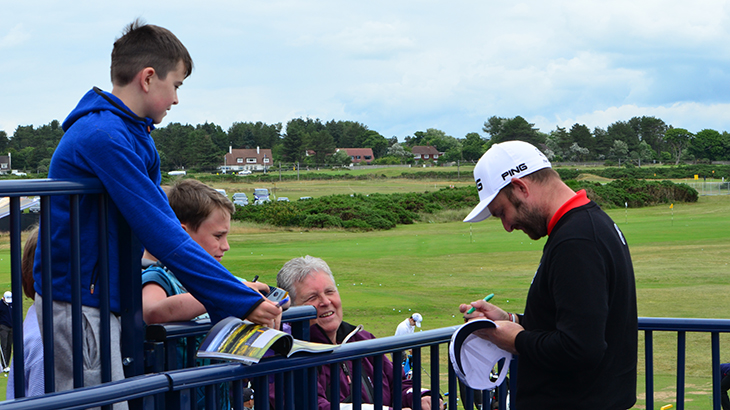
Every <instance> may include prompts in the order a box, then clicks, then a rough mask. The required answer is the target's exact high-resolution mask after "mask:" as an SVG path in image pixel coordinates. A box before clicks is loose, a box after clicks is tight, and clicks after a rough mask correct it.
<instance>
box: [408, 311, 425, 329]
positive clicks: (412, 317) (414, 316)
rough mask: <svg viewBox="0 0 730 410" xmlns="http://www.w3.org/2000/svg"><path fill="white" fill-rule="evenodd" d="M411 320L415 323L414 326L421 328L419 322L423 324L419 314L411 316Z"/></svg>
mask: <svg viewBox="0 0 730 410" xmlns="http://www.w3.org/2000/svg"><path fill="white" fill-rule="evenodd" d="M411 319H413V320H415V321H416V326H418V327H421V322H423V316H421V314H420V313H414V314H412V315H411Z"/></svg>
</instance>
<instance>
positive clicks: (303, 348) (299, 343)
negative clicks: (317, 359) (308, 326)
mask: <svg viewBox="0 0 730 410" xmlns="http://www.w3.org/2000/svg"><path fill="white" fill-rule="evenodd" d="M292 342H293V343H292V347H291V352H289V354H288V355H287V356H291V355H293V354H294V353H299V352H309V353H321V352H331V351H333V350H335V349H336V348H338V347H340V345H328V344H324V343H315V342H307V341H305V340H299V339H292Z"/></svg>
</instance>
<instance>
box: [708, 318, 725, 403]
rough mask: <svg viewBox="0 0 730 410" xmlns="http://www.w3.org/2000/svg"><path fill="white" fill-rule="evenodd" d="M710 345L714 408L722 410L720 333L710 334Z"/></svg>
mask: <svg viewBox="0 0 730 410" xmlns="http://www.w3.org/2000/svg"><path fill="white" fill-rule="evenodd" d="M710 343H711V345H712V353H711V354H712V408H713V409H714V410H720V394H721V392H720V387H721V386H720V384H721V383H722V374H720V332H711V333H710Z"/></svg>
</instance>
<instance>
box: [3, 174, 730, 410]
mask: <svg viewBox="0 0 730 410" xmlns="http://www.w3.org/2000/svg"><path fill="white" fill-rule="evenodd" d="M36 195H37V196H41V218H42V220H43V219H46V220H48V218H50V196H52V195H65V196H68V198H69V201H70V204H71V207H70V209H71V215H70V217H71V218H70V219H71V223H72V226H73V228H72V230H71V238H70V239H71V246H70V249H71V250H72V256H73V257H72V271H73V276H72V285H73V289H74V290H73V291H72V295H73V296H72V298H73V306H74V307H73V321H74V323H75V325H74V358H73V360H74V375H75V376H74V377H75V385H76V386H81V385H82V384H83V382H82V377H83V376H82V375H81V374H80V369H81V368H82V367H81V366H82V364H81V357H82V355H81V354H79V353H77V352H78V351H80V348H81V342H80V341H81V340H82V335H81V326H80V325H79V324H80V316H81V313H80V311H81V304H80V300H81V299H80V293H79V294H78V295H77V289H78V291H79V292H80V280H79V279H78V278H79V277H80V272H79V266H80V257H81V250H80V246H79V244H78V239H79V237H80V235H79V226H80V220H81V219H80V218H81V217H82V216H81V215H79V214H78V201H79V197H80V195H98V198H99V206H100V209H102V210H103V212H102V216H101V217H100V220H99V221H98V223H99V224H100V226H102V234H101V235H100V238H99V239H100V242H99V246H100V251H101V252H102V255H104V256H106V255H107V252H108V249H107V248H108V244H107V234H108V233H107V232H106V228H105V225H106V218H108V217H110V216H109V215H108V208H109V207H108V198H107V195H106V194H105V193H104V190H103V187H102V186H101V185H100V184H99V182H98V181H96V180H85V181H58V180H47V179H46V180H8V181H0V197H9V198H10V215H9V216H8V217H9V218H10V224H9V226H10V255H11V280H12V285H11V290H12V292H13V293H15V294H16V295H22V285H21V276H20V260H21V248H22V246H21V243H20V234H21V230H20V226H21V225H20V214H21V210H20V197H21V196H36ZM121 225H122V228H121V229H120V232H119V235H120V236H119V238H118V241H117V242H118V243H119V244H120V249H121V250H120V255H130V256H129V258H125V257H121V258H120V260H121V262H120V268H119V269H121V271H126V272H140V266H139V260H135V258H133V257H132V255H135V252H134V250H135V249H138V247H139V242H138V241H137V240H136V238H135V237H134V235H133V233H132V232H131V230H130V229H129V226H128V225H126V224H124V223H122V224H121ZM39 235H40V236H41V239H42V241H41V244H42V245H41V257H42V260H43V261H44V262H43V282H44V287H43V291H44V295H47V296H46V298H47V300H49V301H50V300H52V291H51V289H50V277H51V272H50V263H47V262H46V261H49V260H50V255H51V252H50V250H51V241H50V231H49V229H48V227H47V224H46V225H45V226H44V225H43V224H42V225H41V231H40V233H39ZM139 277H140V275H120V278H126V281H122V282H121V283H120V286H121V287H122V290H121V291H122V293H123V294H127V295H133V296H134V297H131V298H122V301H123V303H125V304H123V305H122V329H123V336H122V337H123V339H122V340H123V341H124V343H123V352H122V356H123V358H124V362H125V370H126V373H127V376H128V378H127V379H125V380H122V381H117V382H108V383H104V384H102V385H99V386H93V387H82V388H76V389H74V390H71V391H65V392H58V393H54V392H53V390H54V387H53V386H54V384H53V381H54V373H53V370H52V369H53V349H52V347H51V348H49V347H48V346H53V344H52V341H53V328H52V323H50V321H47V322H49V323H44V324H43V326H44V338H43V342H44V346H46V347H45V348H44V351H45V355H46V356H45V369H46V372H45V381H46V389H47V394H46V395H44V396H40V397H33V398H22V397H23V395H24V393H25V392H24V391H23V387H24V386H25V380H24V371H23V370H24V363H23V332H22V326H15V329H16V331H15V332H13V344H14V345H15V347H16V348H15V349H14V350H15V351H14V352H13V359H14V360H13V366H14V377H15V379H14V382H15V396H16V397H18V399H16V400H13V401H6V402H2V403H0V407H1V408H3V409H6V408H7V409H41V410H42V409H82V408H87V407H91V406H109V405H110V404H112V403H116V402H120V401H130V407H131V408H144V409H155V408H157V409H160V408H190V407H192V408H194V406H195V404H194V403H191V402H190V400H189V396H187V394H188V393H187V392H189V391H190V390H191V389H194V388H197V387H205V388H206V392H208V391H211V392H212V391H213V390H211V389H213V387H212V386H213V385H215V384H217V383H221V382H230V383H231V386H232V391H233V398H234V400H233V402H232V404H233V408H235V409H242V408H243V404H242V401H241V397H242V388H243V381H244V380H251V381H252V383H253V385H254V386H255V387H256V389H255V390H256V406H257V409H258V410H267V409H268V408H269V404H270V403H269V397H268V394H269V384H270V378H272V379H274V380H275V383H274V386H275V389H276V393H275V397H276V403H275V404H276V408H283V409H294V408H297V409H313V408H316V407H317V394H316V388H317V386H316V373H317V368H318V367H319V366H331V371H332V372H333V373H332V374H333V375H334V376H336V374H337V372H338V371H339V366H337V365H336V364H337V363H340V362H342V361H346V360H352V361H353V362H354V363H355V369H356V370H355V371H356V372H360V371H362V370H361V369H360V368H359V365H358V364H359V363H361V361H362V359H363V358H365V357H371V356H373V357H375V367H376V371H375V377H376V380H374V382H375V383H374V384H375V385H376V386H380V385H382V380H379V378H380V377H382V360H383V355H386V354H390V353H392V354H393V358H394V363H395V364H396V365H395V366H394V373H395V372H401V371H402V369H401V367H400V366H398V365H397V364H399V363H400V362H401V359H402V351H403V350H405V349H413V352H414V369H416V371H414V376H413V388H414V391H419V390H420V388H421V385H422V376H421V370H422V369H424V368H425V367H422V363H421V361H422V355H421V349H422V348H425V347H428V348H429V352H430V357H431V362H430V367H429V368H430V373H431V374H430V377H431V383H430V386H428V387H430V389H431V398H432V400H437V399H438V395H439V391H440V388H441V387H440V371H439V370H440V358H439V348H440V345H443V344H446V343H448V341H449V340H450V337H451V334H452V333H453V331H454V330H455V329H456V327H448V328H442V329H434V330H429V331H425V332H419V333H417V334H414V335H410V336H402V337H398V338H395V337H386V338H381V339H374V340H367V341H362V342H358V343H354V344H348V345H344V346H342V347H341V348H339V349H337V350H336V351H334V352H332V353H327V354H312V355H306V354H305V355H301V356H297V357H292V358H281V357H273V358H268V359H265V360H263V361H262V362H261V363H259V364H257V365H255V366H244V365H241V364H235V363H225V364H214V365H209V366H203V367H194V368H186V369H181V370H172V369H173V368H170V367H169V366H165V360H164V359H163V358H164V357H165V356H167V358H168V362H169V361H170V359H169V357H170V355H169V352H170V350H171V347H170V346H171V343H172V341H174V340H175V339H176V338H180V337H193V336H198V335H200V334H202V333H204V332H206V331H207V329H208V326H209V325H206V324H167V325H165V326H163V327H162V330H160V329H159V328H157V329H156V330H154V329H153V328H150V329H149V332H152V333H148V335H155V333H154V332H155V331H156V332H158V333H157V334H156V336H150V337H149V338H148V339H149V340H148V342H147V344H146V347H145V344H144V343H145V342H144V339H145V338H144V333H143V332H144V325H143V323H142V320H141V317H142V315H141V282H140V280H139ZM46 287H48V289H46ZM101 292H102V312H103V311H104V310H106V311H107V312H108V307H109V290H108V284H107V285H106V287H105V288H104V289H102V290H101ZM48 295H50V296H48ZM16 300H22V298H17V299H16ZM43 305H44V306H43V314H44V315H46V314H49V315H50V314H51V313H50V306H51V304H50V303H44V304H43ZM47 306H48V308H47ZM47 309H48V312H47ZM310 314H311V312H309V313H307V312H306V311H297V310H296V309H293V310H291V312H290V313H289V315H291V316H290V317H289V320H292V321H294V322H299V323H300V325H299V326H297V325H295V326H294V328H293V335H294V336H295V337H297V338H299V339H304V340H308V339H309V334H308V331H309V328H308V326H306V325H305V324H306V323H307V319H308V318H309V317H310V316H307V315H310ZM46 317H47V316H46ZM101 317H102V324H101V326H102V337H103V338H104V339H105V342H103V344H104V345H105V346H106V347H105V348H104V349H103V351H102V354H103V357H104V359H103V360H104V361H105V370H104V373H105V376H104V380H110V371H109V369H110V367H111V360H110V355H109V353H108V350H109V346H110V342H109V330H108V329H109V319H108V318H109V316H108V315H104V314H102V316H101ZM104 318H106V320H104ZM22 320H23V310H22V309H14V310H13V321H14V323H22ZM46 326H48V327H46ZM639 330H641V331H644V332H645V362H646V376H645V377H646V408H648V409H652V408H654V399H653V394H654V374H653V333H654V332H657V331H662V332H677V349H678V355H677V399H676V404H677V408H678V409H680V410H682V409H683V408H684V377H685V369H684V367H685V356H684V354H685V353H684V352H685V343H686V333H687V332H707V333H710V334H711V341H712V347H711V356H712V384H713V404H714V406H713V407H714V408H715V409H718V410H719V409H720V393H721V392H720V378H721V375H720V366H719V363H720V343H719V334H720V333H723V332H730V320H716V319H671V318H640V319H639ZM77 341H78V342H79V343H78V344H77V343H76V342H77ZM172 350H174V349H172ZM145 364H146V366H145ZM145 368H146V370H147V371H152V372H154V373H152V374H146V375H145V374H144V372H145ZM49 369H50V371H48V370H49ZM378 369H380V370H378ZM511 370H512V372H511V376H514V375H515V371H514V362H513V366H512V368H511ZM107 373H109V374H107ZM394 376H399V374H397V375H394ZM447 377H448V382H447V386H448V387H447V390H448V391H447V393H450V394H449V395H448V398H447V402H448V406H449V408H451V409H456V408H457V391H458V389H457V381H456V377H455V375H454V372H453V368H451V366H450V365H449V366H448V376H447ZM334 378H335V379H337V378H336V377H334ZM515 378H516V377H510V378H509V379H510V384H513V383H514V379H515ZM356 380H357V381H356V382H354V383H357V384H359V378H356ZM393 380H394V382H395V384H396V387H397V386H398V385H399V383H400V382H401V379H400V377H393ZM333 384H335V383H333ZM333 389H335V387H333ZM335 390H336V389H335ZM359 391H360V390H359V389H355V395H354V399H355V400H357V399H359ZM396 391H398V390H397V389H396ZM509 391H510V393H512V392H514V389H509ZM499 392H500V407H499V408H500V409H502V408H506V406H505V400H506V392H507V389H499ZM477 393H479V392H477ZM473 394H474V393H472V392H471V391H467V394H466V395H465V397H462V400H463V402H462V404H463V405H465V408H471V406H472V403H473V398H474V395H473ZM211 396H214V394H211ZM394 396H395V397H394V399H395V400H394V401H395V402H394V403H393V404H394V406H395V407H398V406H399V405H401V404H402V403H400V396H399V395H397V394H396V395H394ZM331 397H339V396H338V395H331ZM483 397H484V398H485V403H488V402H487V401H486V399H487V397H486V394H484V395H483ZM375 400H376V404H377V402H378V401H379V400H382V394H378V393H376V395H375ZM295 404H296V406H295ZM211 405H212V402H209V403H207V404H206V408H212V406H211ZM208 406H211V407H208ZM413 406H414V410H419V409H420V402H418V401H417V400H416V401H415V402H414V405H413ZM355 408H357V406H355Z"/></svg>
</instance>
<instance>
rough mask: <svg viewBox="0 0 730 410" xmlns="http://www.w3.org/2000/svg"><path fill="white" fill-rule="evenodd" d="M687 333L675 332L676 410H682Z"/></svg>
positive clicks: (682, 331)
mask: <svg viewBox="0 0 730 410" xmlns="http://www.w3.org/2000/svg"><path fill="white" fill-rule="evenodd" d="M686 348H687V332H685V331H684V330H680V331H679V332H677V410H684V374H685V355H686Z"/></svg>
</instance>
